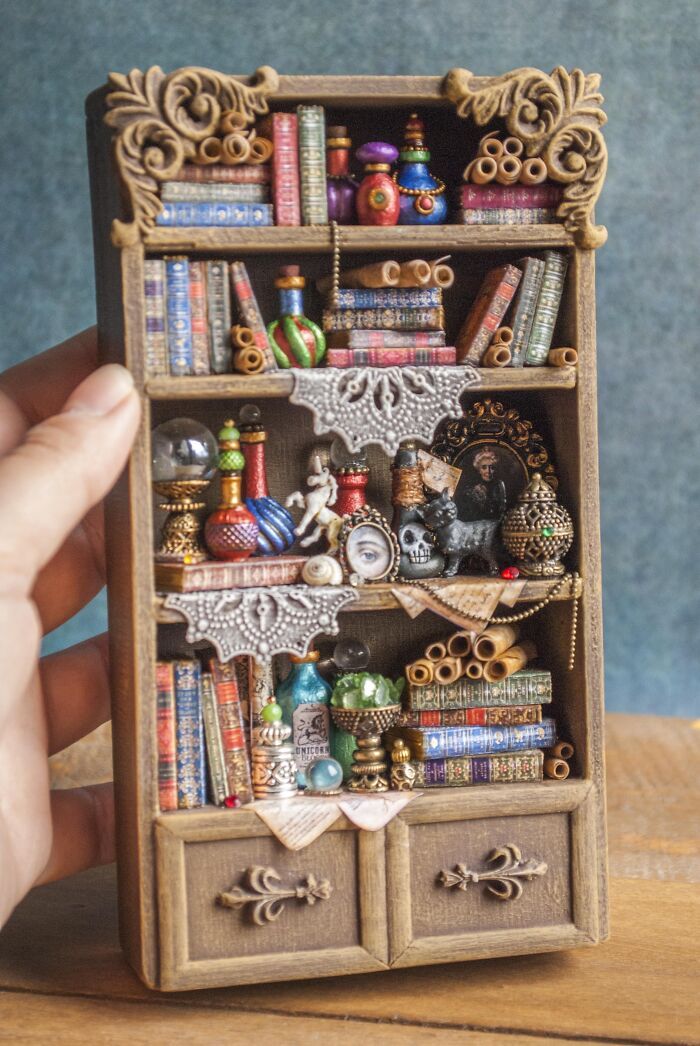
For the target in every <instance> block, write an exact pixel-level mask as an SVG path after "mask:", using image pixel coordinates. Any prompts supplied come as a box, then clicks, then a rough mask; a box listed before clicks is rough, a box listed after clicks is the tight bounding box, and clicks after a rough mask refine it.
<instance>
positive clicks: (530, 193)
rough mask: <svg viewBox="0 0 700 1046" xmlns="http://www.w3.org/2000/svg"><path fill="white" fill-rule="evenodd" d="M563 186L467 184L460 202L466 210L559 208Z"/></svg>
mask: <svg viewBox="0 0 700 1046" xmlns="http://www.w3.org/2000/svg"><path fill="white" fill-rule="evenodd" d="M561 192H562V190H561V186H560V185H555V184H554V183H553V182H543V183H542V184H541V185H496V184H495V183H494V182H489V183H488V185H472V184H467V185H463V186H461V188H460V190H459V201H460V204H461V205H462V207H463V208H464V209H465V210H479V209H482V210H494V209H498V208H501V209H503V208H511V209H512V208H520V207H526V208H533V207H558V206H559V203H560V201H561Z"/></svg>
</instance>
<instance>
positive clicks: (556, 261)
mask: <svg viewBox="0 0 700 1046" xmlns="http://www.w3.org/2000/svg"><path fill="white" fill-rule="evenodd" d="M567 266H568V259H567V257H566V255H565V254H562V253H561V252H560V251H546V252H545V256H544V275H543V277H542V286H541V287H540V293H539V295H538V296H537V305H536V306H535V317H534V319H533V321H532V331H531V332H530V340H529V341H528V343H527V349H526V350H525V366H526V367H541V366H543V365H544V364H545V363H546V362H547V355H548V354H549V349H550V346H551V344H552V338H553V337H554V327H555V325H556V322H557V314H558V312H559V303H560V302H561V296H562V294H563V291H564V280H565V278H566V269H567Z"/></svg>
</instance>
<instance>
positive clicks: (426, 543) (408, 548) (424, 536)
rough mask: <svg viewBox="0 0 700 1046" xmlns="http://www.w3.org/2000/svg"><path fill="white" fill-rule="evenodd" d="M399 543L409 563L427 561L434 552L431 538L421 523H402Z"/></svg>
mask: <svg viewBox="0 0 700 1046" xmlns="http://www.w3.org/2000/svg"><path fill="white" fill-rule="evenodd" d="M398 538H399V545H400V546H401V551H402V552H403V553H404V555H405V556H406V558H407V559H408V561H409V563H416V564H417V563H429V562H430V557H431V556H432V555H433V554H434V551H435V549H434V546H433V538H432V535H431V533H430V531H429V530H428V529H427V527H424V526H423V524H422V523H416V522H411V523H404V525H403V526H402V527H401V528H400V530H399V534H398Z"/></svg>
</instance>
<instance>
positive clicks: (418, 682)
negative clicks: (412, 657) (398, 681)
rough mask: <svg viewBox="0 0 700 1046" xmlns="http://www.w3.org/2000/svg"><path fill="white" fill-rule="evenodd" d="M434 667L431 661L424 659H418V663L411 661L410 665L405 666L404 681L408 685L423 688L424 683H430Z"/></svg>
mask: <svg viewBox="0 0 700 1046" xmlns="http://www.w3.org/2000/svg"><path fill="white" fill-rule="evenodd" d="M434 669H435V666H434V664H433V662H432V661H426V660H425V658H420V659H419V660H418V661H413V662H412V663H411V664H410V665H406V679H408V681H409V683H413V684H414V686H425V685H426V683H432V681H433V675H434Z"/></svg>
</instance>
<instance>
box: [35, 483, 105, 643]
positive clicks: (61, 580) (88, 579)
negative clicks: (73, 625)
mask: <svg viewBox="0 0 700 1046" xmlns="http://www.w3.org/2000/svg"><path fill="white" fill-rule="evenodd" d="M105 571H106V565H105V554H104V506H103V503H102V502H100V503H99V505H95V506H94V508H91V509H90V511H89V512H88V514H87V515H86V516H85V519H84V520H83V521H82V523H79V524H78V526H77V527H76V528H75V530H74V531H73V532H72V533H71V534H69V535H68V537H67V538H66V540H65V541H64V542H63V544H62V545H61V547H60V549H59V550H58V552H57V553H56V555H55V556H54V557H53V559H52V560H51V561H50V562H49V563H47V564H46V566H45V567H44V569H43V570H42V571H41V572H40V573H39V576H38V577H37V579H36V582H35V584H34V591H33V593H32V595H33V599H34V602H35V603H36V605H37V608H38V610H39V616H40V618H41V624H42V627H43V631H44V634H46V633H47V632H51V631H53V629H54V628H58V626H59V625H62V624H63V623H64V622H65V621H68V619H69V618H71V617H73V615H74V614H77V612H78V611H79V610H80V609H81V608H82V607H84V606H85V604H86V603H89V602H90V600H91V599H93V598H94V596H96V595H97V593H98V592H99V591H100V590H101V589H102V587H103V586H104V583H105Z"/></svg>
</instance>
